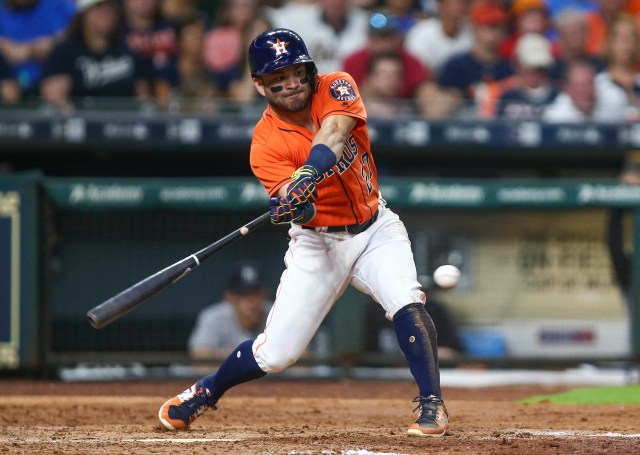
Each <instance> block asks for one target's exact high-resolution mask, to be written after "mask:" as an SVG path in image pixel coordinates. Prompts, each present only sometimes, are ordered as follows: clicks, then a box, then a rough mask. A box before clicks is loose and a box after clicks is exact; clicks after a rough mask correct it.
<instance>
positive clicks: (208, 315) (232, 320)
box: [187, 300, 271, 350]
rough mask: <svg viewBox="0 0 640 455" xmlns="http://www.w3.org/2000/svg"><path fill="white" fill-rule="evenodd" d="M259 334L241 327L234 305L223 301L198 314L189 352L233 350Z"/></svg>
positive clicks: (189, 342)
mask: <svg viewBox="0 0 640 455" xmlns="http://www.w3.org/2000/svg"><path fill="white" fill-rule="evenodd" d="M270 305H271V304H270V302H269V303H268V305H267V308H269V307H270ZM265 319H266V314H265ZM262 328H263V327H262ZM259 334H260V333H259V332H257V333H253V332H251V331H249V330H245V329H243V328H242V327H240V326H239V325H238V321H237V319H236V314H235V310H234V308H233V305H232V304H231V303H229V302H227V301H225V300H223V301H222V302H219V303H214V304H213V305H209V306H207V307H205V308H204V309H203V310H202V311H201V312H200V314H198V319H197V320H196V324H195V326H194V327H193V330H192V331H191V335H190V336H189V341H188V342H187V346H188V348H189V350H193V349H229V350H232V349H233V348H235V347H236V346H238V345H239V344H240V343H242V342H244V341H247V340H249V339H252V338H255V337H256V336H258V335H259Z"/></svg>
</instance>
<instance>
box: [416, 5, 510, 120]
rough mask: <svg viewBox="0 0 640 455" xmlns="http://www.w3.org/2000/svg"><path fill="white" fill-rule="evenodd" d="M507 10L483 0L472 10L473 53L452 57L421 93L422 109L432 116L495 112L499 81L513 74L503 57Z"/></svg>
mask: <svg viewBox="0 0 640 455" xmlns="http://www.w3.org/2000/svg"><path fill="white" fill-rule="evenodd" d="M507 19H508V16H507V13H506V11H505V10H504V8H503V7H502V6H501V5H500V4H499V3H497V2H494V1H491V0H480V1H479V2H477V3H476V4H475V5H474V6H473V7H472V9H471V21H472V23H473V32H474V42H473V47H472V48H471V50H470V51H469V52H465V53H462V54H458V55H455V56H453V57H452V58H451V59H449V60H448V61H447V62H446V63H445V65H444V67H443V68H442V71H441V72H440V74H439V75H438V82H437V84H426V85H425V87H424V88H421V90H420V91H419V93H418V102H419V106H420V110H421V112H422V113H423V115H425V116H426V117H429V118H447V117H450V116H462V117H478V116H480V117H486V116H491V115H493V112H494V106H495V102H496V101H497V98H496V97H497V95H498V84H499V82H500V81H502V80H503V79H506V78H508V77H510V76H512V75H513V67H512V66H511V63H510V62H509V61H507V60H505V59H504V58H503V57H501V56H500V53H499V51H498V46H499V45H500V42H501V41H502V39H503V38H504V36H505V33H506V24H507Z"/></svg>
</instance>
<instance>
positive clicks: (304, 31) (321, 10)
mask: <svg viewBox="0 0 640 455" xmlns="http://www.w3.org/2000/svg"><path fill="white" fill-rule="evenodd" d="M290 3H291V2H289V4H290ZM269 19H270V21H271V23H272V24H273V25H274V27H285V28H288V29H291V30H295V31H296V32H298V33H299V34H300V36H302V39H303V40H304V42H305V44H306V45H307V49H308V50H309V53H310V54H311V56H312V57H313V60H314V62H315V64H316V66H317V67H318V72H320V73H329V72H332V71H342V63H343V61H344V59H345V58H346V57H347V55H349V54H351V53H353V52H355V51H357V50H358V49H361V48H362V47H363V46H364V45H365V43H366V41H367V27H368V24H369V14H368V13H367V12H366V11H365V10H363V9H362V8H358V7H356V6H354V5H352V4H351V3H350V2H349V1H346V0H317V2H316V3H312V4H309V5H302V6H301V5H297V6H296V7H295V8H291V7H287V6H285V9H284V14H282V11H275V12H274V13H273V14H272V15H271V16H270V18H269Z"/></svg>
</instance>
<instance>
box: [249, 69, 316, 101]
mask: <svg viewBox="0 0 640 455" xmlns="http://www.w3.org/2000/svg"><path fill="white" fill-rule="evenodd" d="M306 78H307V68H306V66H305V65H304V64H300V65H290V66H285V67H284V68H282V69H280V70H278V71H274V72H273V73H269V74H265V75H263V76H262V77H260V78H255V79H254V84H255V86H256V88H257V89H258V91H259V92H260V94H261V95H262V96H264V97H266V98H267V101H268V102H269V104H270V105H271V106H272V107H274V108H276V109H280V110H283V111H287V112H300V111H302V110H304V109H305V108H306V107H307V106H308V105H309V101H310V100H311V84H309V82H308V81H306Z"/></svg>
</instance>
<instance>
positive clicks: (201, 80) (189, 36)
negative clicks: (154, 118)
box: [169, 19, 221, 113]
mask: <svg viewBox="0 0 640 455" xmlns="http://www.w3.org/2000/svg"><path fill="white" fill-rule="evenodd" d="M205 30H206V26H205V24H204V22H203V21H202V20H199V19H193V20H190V21H186V22H183V23H182V24H181V25H180V27H179V29H178V87H177V88H176V89H175V90H174V95H175V97H177V98H178V100H177V102H178V103H179V106H175V107H176V108H178V110H180V111H182V112H207V113H215V112H216V111H217V107H216V98H219V97H220V96H221V92H220V89H219V88H218V83H217V82H216V79H215V77H214V76H213V74H211V72H210V71H208V70H207V69H206V68H205V66H204V62H203V60H202V42H203V38H204V34H205ZM169 108H170V109H171V108H172V106H171V105H170V106H169Z"/></svg>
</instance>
